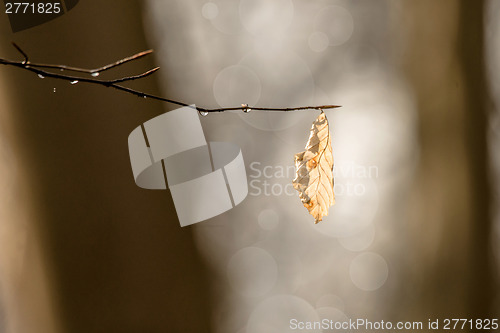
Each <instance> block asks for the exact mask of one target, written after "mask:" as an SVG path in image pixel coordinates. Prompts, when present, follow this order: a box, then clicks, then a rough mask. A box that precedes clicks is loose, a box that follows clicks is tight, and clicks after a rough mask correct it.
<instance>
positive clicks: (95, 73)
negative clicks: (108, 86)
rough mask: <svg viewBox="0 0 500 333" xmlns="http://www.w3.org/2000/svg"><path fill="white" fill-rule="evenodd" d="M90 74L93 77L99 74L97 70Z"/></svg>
mask: <svg viewBox="0 0 500 333" xmlns="http://www.w3.org/2000/svg"><path fill="white" fill-rule="evenodd" d="M90 75H92V76H93V77H98V76H99V72H94V73H92V74H90Z"/></svg>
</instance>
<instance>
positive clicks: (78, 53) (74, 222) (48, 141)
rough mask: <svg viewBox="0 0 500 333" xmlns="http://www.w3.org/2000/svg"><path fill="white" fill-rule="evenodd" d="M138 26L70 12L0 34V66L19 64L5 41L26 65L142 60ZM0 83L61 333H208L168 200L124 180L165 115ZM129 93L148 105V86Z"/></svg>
mask: <svg viewBox="0 0 500 333" xmlns="http://www.w3.org/2000/svg"><path fill="white" fill-rule="evenodd" d="M2 17H3V15H2ZM141 18H142V16H141V8H140V5H139V2H138V1H81V2H80V3H79V4H78V5H77V6H76V7H75V8H74V9H73V10H71V11H70V12H68V13H67V14H65V15H63V16H62V17H59V18H57V19H55V20H53V21H51V22H48V23H46V24H43V25H40V26H37V27H35V28H32V29H28V30H25V31H22V32H19V33H16V34H13V33H11V31H10V28H9V26H8V24H7V22H2V24H1V32H0V36H1V38H0V42H1V44H2V45H1V49H2V50H3V51H4V52H3V54H2V57H5V58H14V59H18V58H19V54H18V53H16V52H15V50H14V49H13V48H12V47H11V46H10V45H9V43H10V41H15V42H16V43H17V44H19V45H20V46H21V47H22V48H23V49H24V50H25V51H26V52H27V53H28V54H29V55H30V57H31V58H30V59H31V61H33V62H37V61H38V62H45V63H64V64H69V65H73V66H79V67H86V68H95V67H98V66H101V65H104V64H107V63H109V62H113V61H116V60H118V59H120V58H123V57H126V56H129V55H131V54H134V53H135V52H138V51H142V50H145V49H148V45H146V42H145V38H144V35H143V29H142V21H141ZM4 19H5V20H6V17H5V18H2V20H4ZM152 67H154V63H153V62H152V58H149V59H142V60H140V61H137V62H136V63H132V64H127V65H126V66H123V68H119V69H116V70H114V71H113V72H110V73H103V74H102V75H101V76H100V77H103V78H111V77H120V76H124V75H131V74H137V73H141V72H144V71H145V70H147V69H150V68H152ZM0 71H1V76H0V78H1V80H2V81H5V82H8V93H9V96H8V97H9V99H11V100H12V101H13V102H14V104H15V105H16V107H15V108H12V109H11V110H10V111H11V113H12V115H13V117H14V122H15V126H16V130H17V133H18V137H19V138H20V139H19V140H20V141H21V144H20V146H21V148H20V150H19V151H18V152H17V153H18V154H24V155H26V156H27V158H26V160H28V161H29V162H28V165H26V168H27V170H28V175H29V178H30V180H31V181H30V189H31V191H32V193H33V194H34V197H35V201H36V209H37V210H36V214H35V215H36V216H35V217H36V218H35V222H36V226H35V227H36V230H37V231H38V234H39V237H40V238H41V239H42V244H44V245H45V246H44V247H43V249H44V254H45V255H44V256H45V257H46V258H48V260H47V265H48V267H49V268H51V269H52V271H51V274H50V275H51V276H53V279H54V280H53V281H50V285H52V286H54V290H53V292H52V295H53V297H54V298H55V302H56V306H57V310H58V312H59V313H58V315H59V318H58V319H59V320H60V321H61V323H62V327H63V331H64V332H180V331H182V332H207V331H208V326H209V319H208V318H209V317H208V303H207V294H208V291H207V290H208V287H207V284H206V282H205V270H204V266H203V264H202V263H201V262H200V261H199V260H198V255H197V253H196V250H195V246H194V243H193V240H192V235H191V229H190V228H184V229H180V228H179V224H178V221H177V217H176V213H175V210H174V207H173V203H172V200H171V198H170V196H169V194H168V193H167V191H146V190H141V189H139V188H138V187H137V186H136V185H135V183H134V180H133V177H132V172H131V169H130V162H129V156H128V147H127V137H128V134H129V133H130V132H131V131H132V130H133V129H134V128H135V127H137V126H138V125H140V124H141V123H143V122H144V121H146V120H148V119H150V118H151V117H153V116H154V115H158V114H160V113H162V112H164V111H165V110H164V105H163V104H162V103H159V102H154V101H145V100H143V99H139V98H137V97H135V96H132V95H127V94H124V93H121V92H118V91H113V90H110V89H105V88H103V87H97V86H89V85H86V84H82V83H79V84H76V85H70V84H69V82H60V81H56V80H51V79H43V80H41V79H38V78H36V76H35V75H33V74H32V73H27V72H23V71H19V70H17V69H15V68H5V67H3V68H0ZM130 86H133V87H136V88H140V89H141V90H145V91H149V92H152V93H158V90H157V88H156V84H155V79H154V77H150V78H148V79H145V80H141V81H140V82H134V83H132V84H130ZM29 271H30V269H29V267H28V268H26V269H25V274H29ZM33 279H36V277H33ZM34 281H35V280H32V283H33V282H34ZM26 297H29V295H27V296H26ZM21 310H23V309H21ZM24 310H26V309H24ZM35 311H36V310H35ZM25 312H26V311H24V312H23V311H21V313H23V314H26V315H27V313H25ZM192 314H196V320H189V318H188V316H190V315H192ZM31 325H33V326H34V327H36V322H34V323H32V324H31ZM41 331H43V330H42V328H40V330H38V332H41Z"/></svg>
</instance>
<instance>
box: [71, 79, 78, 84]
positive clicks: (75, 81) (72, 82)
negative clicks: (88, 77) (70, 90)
mask: <svg viewBox="0 0 500 333" xmlns="http://www.w3.org/2000/svg"><path fill="white" fill-rule="evenodd" d="M70 83H71V84H77V83H78V80H74V81H71V82H70Z"/></svg>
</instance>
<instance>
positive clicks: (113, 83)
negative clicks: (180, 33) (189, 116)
mask: <svg viewBox="0 0 500 333" xmlns="http://www.w3.org/2000/svg"><path fill="white" fill-rule="evenodd" d="M12 44H13V45H14V47H15V48H16V49H17V51H19V53H21V54H22V55H23V57H24V60H23V61H13V60H7V59H1V58H0V64H1V65H7V66H13V67H17V68H21V69H24V70H27V71H30V72H33V73H36V74H37V75H38V76H40V77H50V78H54V79H59V80H65V81H69V82H72V83H76V82H86V83H93V84H98V85H102V86H105V87H110V88H114V89H117V90H121V91H124V92H127V93H129V94H132V95H135V96H138V97H143V98H150V99H154V100H158V101H162V102H167V103H171V104H176V105H180V106H187V107H192V106H191V105H189V104H187V103H184V102H180V101H175V100H172V99H169V98H165V97H161V96H156V95H152V94H149V93H145V92H142V91H138V90H134V89H131V88H128V87H124V86H122V85H119V84H117V83H122V82H127V81H132V80H137V79H141V78H144V77H147V76H149V75H151V74H153V73H155V72H156V71H158V70H159V69H160V68H159V67H156V68H153V69H151V70H149V71H147V72H144V73H142V74H138V75H133V76H126V77H122V78H118V79H113V80H101V79H98V78H97V76H99V73H101V72H103V71H107V70H109V69H111V68H114V67H117V66H120V65H123V64H125V63H127V62H130V61H133V60H137V59H139V58H142V57H144V56H146V55H148V54H151V53H152V52H153V50H147V51H143V52H140V53H137V54H134V55H132V56H130V57H127V58H123V59H120V60H118V61H116V62H114V63H111V64H108V65H105V66H102V67H99V68H95V69H85V68H78V67H71V66H66V65H52V64H37V63H31V62H29V58H28V55H27V54H26V53H25V52H24V51H23V50H22V49H21V48H20V47H19V46H18V45H16V44H15V43H12ZM47 69H58V70H59V72H57V73H55V72H51V71H47ZM64 71H68V72H78V73H86V74H90V75H91V77H83V76H75V75H67V74H66V73H64ZM338 107H340V106H339V105H319V106H301V107H291V108H265V107H251V106H248V105H247V104H242V105H241V106H238V107H229V108H217V109H207V108H202V107H198V106H197V107H195V109H196V110H198V111H200V112H224V111H233V110H241V111H244V112H248V111H250V110H257V111H298V110H308V109H315V110H324V109H333V108H338Z"/></svg>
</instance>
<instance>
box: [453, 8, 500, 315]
mask: <svg viewBox="0 0 500 333" xmlns="http://www.w3.org/2000/svg"><path fill="white" fill-rule="evenodd" d="M484 10H485V1H484V0H480V1H474V2H470V1H465V0H462V1H461V2H460V25H459V30H458V35H459V36H460V39H459V43H458V47H459V49H458V54H459V57H460V61H461V62H462V66H463V76H464V85H465V90H466V92H467V93H466V95H465V108H466V113H465V119H464V121H465V124H466V127H465V129H466V131H467V133H466V135H467V136H466V140H467V142H466V150H467V155H468V158H469V165H470V174H471V178H470V179H469V181H470V187H471V191H472V195H471V203H470V205H471V223H472V227H471V238H472V241H471V249H470V251H471V257H470V258H471V263H470V264H471V270H470V273H469V274H470V276H469V299H470V300H469V303H468V304H469V309H468V310H469V313H470V315H471V316H472V317H476V318H481V317H484V316H486V315H492V314H493V313H492V312H493V311H492V309H491V305H492V304H493V300H494V299H495V297H496V295H495V290H496V289H495V288H493V285H492V280H493V279H492V276H493V275H492V274H493V271H494V270H493V269H492V265H493V255H492V250H493V247H492V245H491V242H492V241H493V237H492V233H491V231H492V229H493V228H492V212H491V209H490V204H491V202H492V196H491V190H490V187H489V183H490V179H491V176H492V173H491V171H490V169H489V166H490V163H489V160H490V159H489V156H488V146H487V133H488V132H487V128H488V126H487V123H488V114H489V112H491V100H490V97H489V95H488V87H487V79H486V73H485V68H486V65H485V42H484V40H485V25H486V24H485V15H484Z"/></svg>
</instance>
